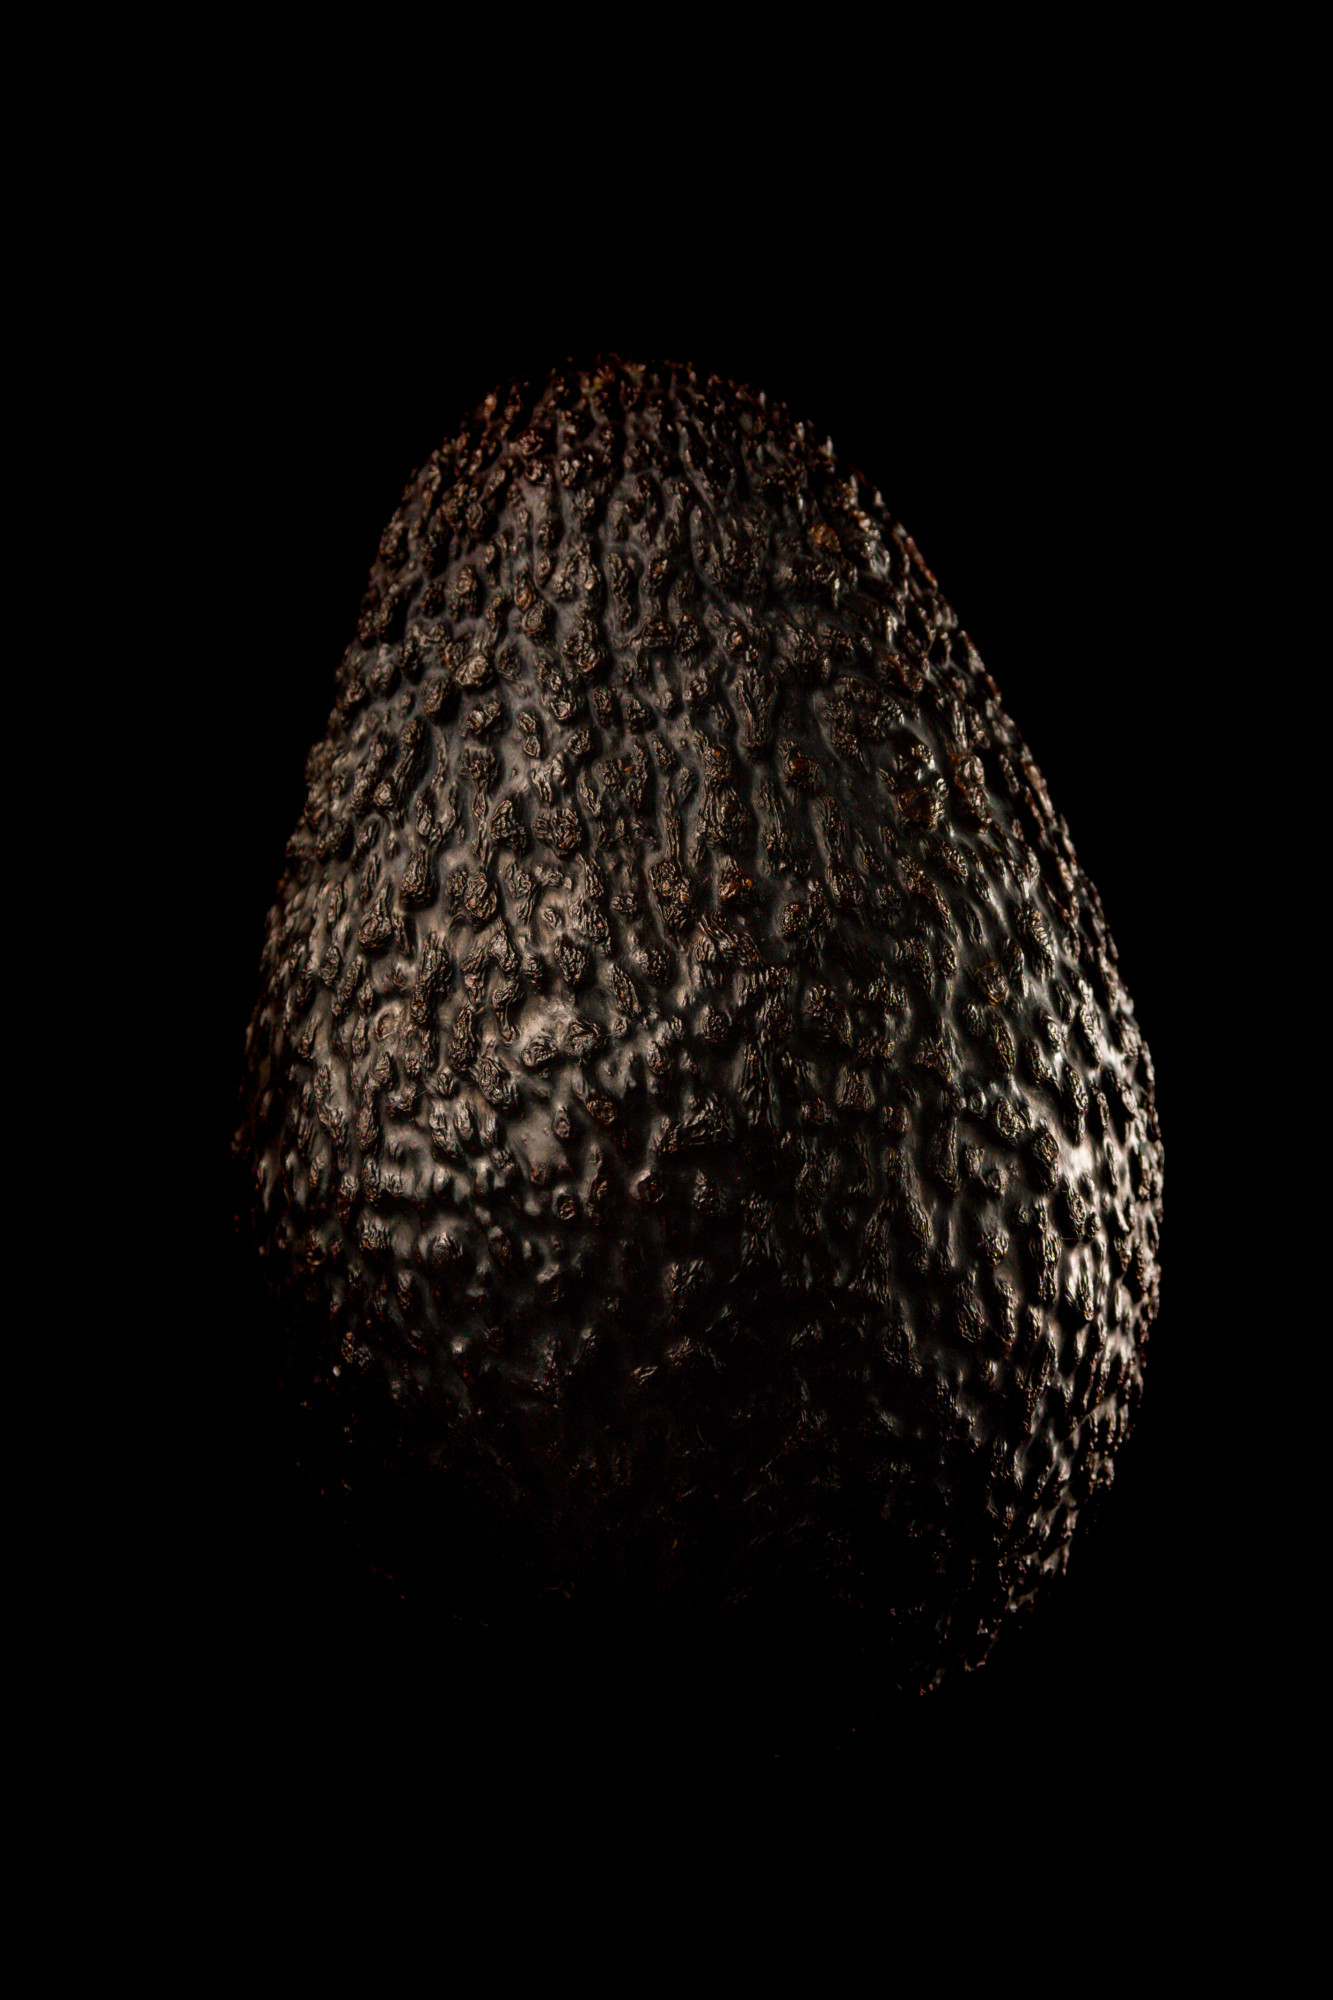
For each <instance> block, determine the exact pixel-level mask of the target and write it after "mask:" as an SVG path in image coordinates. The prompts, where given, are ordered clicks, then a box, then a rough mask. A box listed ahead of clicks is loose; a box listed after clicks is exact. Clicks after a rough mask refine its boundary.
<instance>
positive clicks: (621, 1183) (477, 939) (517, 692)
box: [238, 361, 1162, 1685]
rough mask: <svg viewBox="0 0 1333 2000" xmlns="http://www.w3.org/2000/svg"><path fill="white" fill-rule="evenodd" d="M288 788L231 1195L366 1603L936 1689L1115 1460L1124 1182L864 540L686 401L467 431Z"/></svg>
mask: <svg viewBox="0 0 1333 2000" xmlns="http://www.w3.org/2000/svg"><path fill="white" fill-rule="evenodd" d="M307 779H308V793H307V798H306V803H305V808H304V811H303V813H302V817H301V821H300V824H299V825H298V827H297V829H296V832H295V834H294V835H293V837H292V840H291V841H290V843H289V847H288V861H287V870H286V874H285V877H284V880H283V882H282V884H281V887H280V890H279V894H278V899H277V902H276V905H275V907H274V909H273V911H272V913H271V915H270V918H269V922H268V929H267V935H266V943H265V948H264V955H263V965H262V988H261V993H260V998H259V1002H258V1005H257V1007H256V1010H255V1014H254V1017H253V1021H252V1023H251V1027H250V1030H249V1036H248V1041H247V1071H246V1086H245V1101H244V1117H243V1123H242V1129H241V1132H240V1135H239V1138H238V1148H239V1153H240V1157H241V1159H242V1160H243V1162H244V1163H245V1166H246V1170H247V1172H248V1174H249V1177H250V1183H251V1186H252V1190H253V1204H254V1220H255V1226H256V1230H257V1234H258V1239H259V1244H260V1248H261V1250H262V1253H263V1257H264V1262H265V1266H266V1269H267V1270H268V1273H269V1275H270V1277H271V1278H272V1279H273V1280H274V1282H275V1283H276V1285H277V1287H278V1289H279V1291H280V1293H281V1295H282V1297H283V1299H284V1302H285V1311H286V1316H287V1322H288V1326H289V1330H290V1343H291V1345H290V1353H289V1355H288V1356H287V1362H286V1366H287V1372H288V1377H289V1381H290V1383H291V1386H292V1387H293V1389H294V1391H295V1393H296V1394H297V1396H298V1397H299V1399H300V1400H301V1402H302V1403H303V1405H304V1406H305V1408H306V1411H307V1415H308V1418H309V1420H310V1422H311V1424H312V1426H314V1427H315V1428H318V1427H319V1425H320V1424H321V1423H322V1424H323V1427H324V1430H323V1432H321V1435H323V1434H325V1433H326V1434H327V1437H328V1438H329V1439H330V1440H332V1442H331V1443H330V1444H329V1445H328V1447H327V1449H328V1452H329V1457H328V1461H327V1465H326V1477H327V1482H328V1484H329V1485H330V1487H332V1488H336V1489H337V1490H339V1491H340V1492H341V1493H342V1494H343V1495H344V1496H346V1495H348V1494H350V1495H351V1500H352V1506H353V1511H354V1512H355V1513H357V1515H358V1518H359V1519H360V1520H361V1522H362V1524H363V1526H364V1524H365V1523H366V1522H368V1521H371V1520H372V1519H373V1521H374V1524H375V1525H374V1528H373V1531H371V1533H372V1542H374V1544H375V1545H376V1546H377V1548H378V1549H379V1553H380V1559H381V1560H382V1561H384V1562H386V1563H387V1564H388V1565H389V1566H390V1567H393V1566H394V1565H397V1566H398V1568H399V1570H400V1572H401V1574H402V1575H404V1576H405V1577H409V1578H415V1579H416V1581H417V1583H418V1587H427V1584H428V1585H429V1587H432V1588H434V1589H436V1590H438V1591H440V1592H442V1593H444V1594H445V1595H451V1596H452V1598H453V1599H454V1600H455V1601H456V1602H457V1603H458V1604H459V1605H460V1606H464V1607H470V1608H476V1609H479V1610H482V1611H489V1610H491V1609H493V1608H495V1607H496V1606H501V1607H503V1606H504V1605H506V1604H510V1603H515V1602H519V1601H522V1600H524V1599H525V1598H527V1597H530V1596H533V1595H535V1594H537V1593H540V1592H543V1591H545V1592H557V1593H561V1594H564V1595H567V1596H572V1597H573V1598H574V1599H575V1600H576V1601H577V1600H581V1599H587V1600H590V1601H600V1602H608V1601H609V1602H615V1603H620V1602H624V1603H633V1604H636V1605H642V1606H645V1607H649V1608H651V1607H658V1606H666V1607H668V1608H685V1609H707V1608H708V1607H709V1606H711V1605H714V1604H720V1603H724V1602H738V1601H743V1602H753V1603H758V1604H769V1603H771V1604H776V1605H782V1604H788V1605H791V1604H798V1605H799V1604H808V1605H809V1606H810V1607H811V1610H812V1612H813V1611H814V1610H815V1609H817V1608H820V1607H828V1606H837V1605H843V1606H848V1607H853V1608H855V1609H857V1610H858V1611H860V1612H862V1613H863V1614H864V1615H865V1616H866V1617H867V1618H868V1619H870V1620H871V1621H872V1622H873V1623H874V1624H875V1626H876V1627H877V1628H878V1630H879V1631H880V1633H881V1637H882V1639H883V1642H884V1643H885V1645H886V1646H887V1648H888V1653H889V1657H890V1659H891V1662H892V1667H893V1671H894V1672H895V1674H896V1675H897V1677H898V1678H899V1680H900V1681H901V1682H902V1683H903V1684H904V1685H928V1684H930V1683H931V1682H932V1681H934V1680H935V1679H936V1678H937V1677H938V1675H939V1674H940V1672H941V1671H943V1670H944V1669H945V1668H946V1667H947V1666H949V1665H951V1664H953V1663H956V1662H961V1663H965V1664H974V1663H976V1662H977V1661H978V1660H980V1659H981V1658H983V1657H984V1655H985V1653H986V1651H987V1650H988V1647H989V1645H990V1643H991V1641H992V1639H993V1638H994V1635H995V1632H996V1630H997V1629H998V1626H999V1624H1000V1621H1001V1619H1002V1618H1003V1616H1004V1614H1005V1612H1006V1611H1007V1610H1009V1609H1010V1608H1012V1607H1014V1606H1015V1605H1018V1604H1020V1603H1022V1602H1024V1601H1026V1600H1028V1599H1030V1597H1031V1596H1032V1594H1033V1592H1034V1591H1035V1589H1036V1588H1037V1587H1038V1585H1039V1584H1040V1583H1041V1581H1042V1579H1043V1578H1044V1577H1045V1576H1047V1575H1049V1574H1051V1573H1053V1572H1055V1571H1058V1570H1059V1569H1060V1568H1061V1567H1062V1566H1063V1564H1064V1561H1065V1558H1066V1553H1067V1549H1068V1546H1069V1540H1070V1536H1071V1534H1072V1533H1073V1531H1074V1529H1075V1527H1076V1524H1077V1522H1078V1521H1079V1519H1080V1518H1081V1517H1083V1516H1085V1515H1086V1514H1087V1512H1088V1511H1089V1507H1090V1504H1091V1503H1092V1502H1093V1500H1094V1498H1095V1496H1097V1495H1098V1494H1099V1492H1100V1491H1101V1490H1103V1489H1104V1488H1105V1487H1106V1486H1107V1485H1108V1484H1109V1483H1110V1479H1111V1475H1112V1469H1113V1465H1114V1460H1115V1454H1116V1450H1117V1447H1118V1446H1119V1445H1120V1443H1121V1442H1122V1440H1123V1439H1124V1437H1125V1436H1126V1434H1127V1432H1128V1429H1129V1425H1130V1421H1131V1418H1132V1415H1133V1412H1134V1410H1135V1408H1136V1405H1137V1401H1138V1398H1139V1394H1140V1390H1141V1385H1142V1370H1143V1356H1144V1347H1145V1342H1146V1339H1147V1333H1148V1328H1149V1326H1150V1324H1151V1321H1152V1319H1153V1316H1154V1313H1155V1310H1156V1304H1157V1293H1158V1271H1157V1239H1158V1227H1159V1220H1160V1191H1161V1174H1162V1158H1161V1145H1160V1136H1159V1133H1158V1128H1157V1122H1156V1113H1155V1106H1154V1094H1153V1073H1152V1066H1151V1062H1150V1059H1149V1056H1148V1052H1147V1049H1146V1048H1145V1046H1144V1044H1143V1041H1142V1039H1141V1036H1140V1034H1139V1032H1138V1029H1137V1027H1136V1024H1135V1021H1134V1015H1133V1010H1132V1007H1131V1005H1130V1002H1129V999H1128V997H1127V995H1126V993H1125V991H1124V988H1123V986H1122V984H1121V981H1120V978H1119V976H1118V972H1117V968H1116V961H1115V953H1114V948H1113V946H1112V943H1111V940H1110V937H1109V935H1108V933H1107V929H1106V925H1105V922H1104V919H1103V916H1102V911H1101V908H1100V905H1099V902H1098V899H1097V896H1096V893H1095V891H1094V889H1093V888H1092V885H1091V884H1090V883H1089V882H1088V881H1087V879H1086V878H1085V877H1084V875H1083V874H1082V872H1081V870H1080V868H1079V866H1078V862H1077V859H1076V857H1075V854H1074V849H1073V846H1072V844H1071V842H1070V839H1069V834H1068V831H1067V828H1066V826H1065V823H1064V821H1063V820H1062V819H1060V818H1059V817H1058V816H1057V815H1056V814H1055V813H1054V812H1053V810H1052V808H1051V805H1050V802H1049V799H1048V797H1047V793H1046V789H1045V786H1044V784H1043V782H1042V779H1041V777H1040V775H1039V773H1038V772H1037V770H1036V767H1035V766H1034V764H1033V762H1032V760H1031V758H1030V756H1029V755H1028V753H1027V751H1026V750H1025V748H1024V746H1023V743H1022V740H1021V738H1020V737H1019V735H1018V733H1017V731H1016V730H1015V728H1014V726H1013V724H1012V723H1011V721H1010V720H1009V718H1008V716H1007V715H1006V714H1005V712H1004V710H1003V708H1002V707H1001V705H1000V701H999V698H998V692H997V689H996V687H995V684H994V682H993V681H992V680H991V679H990V677H989V675H987V674H986V673H985V671H984V669H983V668H982V665H981V663H980V661H979V659H978V657H977V655H976V653H975V651H974V650H973V648H972V646H971V644H970V642H969V641H968V640H967V638H966V637H965V636H964V635H963V634H962V633H961V632H960V631H959V630H958V627H957V624H956V621H955V619H954V617H953V614H952V613H951V612H950V610H949V608H948V606H947V605H946V604H945V602H944V600H943V598H942V597H941V595H940V592H939V589H938V587H937V585H936V583H935V580H934V578H933V577H932V576H931V574H930V572H929V571H928V570H927V569H926V568H925V566H924V564H923V563H922V562H921V560H920V558H919V556H918V555H917V552H916V550H915V548H914V547H913V545H912V543H911V541H910V540H909V539H908V538H907V536H906V535H905V534H904V533H903V532H902V531H901V529H900V528H898V527H897V526H896V525H895V524H894V523H893V522H892V521H891V520H890V519H889V518H888V516H887V515H886V513H885V512H884V509H883V506H882V503H881V501H880V499H879V496H878V494H876V493H874V492H871V491H869V490H868V489H867V488H866V487H865V486H864V484H863V483H862V482H861V481H860V480H859V479H858V478H857V477H856V476H855V475H854V474H852V473H851V472H849V471H848V470H847V469H846V468H845V467H844V466H842V465H841V464H840V463H839V462H838V461H837V460H836V459H835V458H834V456H833V455H832V452H831V450H830V449H829V447H827V446H826V445H825V444H823V443H821V442H820V441H819V440H817V439H815V438H813V437H812V436H810V435H809V434H808V433H807V432H806V431H805V429H804V428H803V427H802V426H800V425H798V424H796V423H794V422H793V421H792V420H791V419H790V418H789V416H788V415H787V413H786V411H785V410H783V409H781V408H779V407H775V406H773V405H771V404H769V403H767V402H766V401H765V399H764V398H763V397H761V396H759V395H757V394H755V393H753V392H751V391H749V390H746V389H737V388H734V387H731V386H730V385H726V384H723V383H720V382H718V381H716V380H702V379H699V378H697V377H696V376H695V375H694V374H693V372H692V371H690V370H688V369H684V368H674V367H661V368H639V367H633V366H629V365H626V364H623V363H620V362H616V361H607V362H604V363H599V364H598V365H597V366H596V367H595V368H593V369H591V370H585V371H579V370H575V369H573V368H572V367H571V368H569V369H567V370H566V371H563V372H560V373H557V374H556V375H554V376H553V377H551V379H550V380H549V381H547V382H545V383H542V384H539V385H536V386H535V387H533V386H527V385H520V386H516V387H514V388H513V389H511V390H509V391H508V392H507V393H505V394H501V395H498V396H493V397H491V398H489V399H488V400H487V402H486V403H485V404H484V405H483V407H482V409H481V410H480V411H479V412H478V413H477V414H476V416H474V417H473V418H472V419H471V421H470V422H469V423H468V424H466V425H465V426H464V427H463V429H461V430H460V431H459V433H458V435H457V436H456V437H455V438H453V439H451V440H450V441H449V442H447V443H446V444H445V445H443V446H442V447H441V449H440V450H439V451H437V452H436V453H435V454H434V455H433V456H432V458H431V459H430V460H429V461H428V463H427V464H426V465H425V467H424V468H423V469H422V470H421V471H420V472H419V473H418V474H417V475H416V476H415V477H414V478H413V480H412V481H411V483H410V484H409V486H408V489H407V492H406V493H405V495H404V498H403V501H402V504H401V505H400V507H399V509H398V511H397V513H396V514H395V515H394V518H393V520H392V521H391V522H390V523H389V526H388V528H387V529H386V530H385V533H384V536H383V537H382V540H381V543H380V549H379V556H378V560H377V562H376V564H375V567H374V569H373V571H372V574H371V579H370V584H369V588H368V590H367V593H366V596H365V600H364V603H363V606H362V610H361V615H360V619H359V623H358V627H357V634H356V638H355V641H354V643H353V644H352V645H351V646H350V647H349V648H348V651H347V654H346V656H345V658H344V660H343V662H342V666H341V669H340V671H339V675H338V682H337V699H336V705H335V707H334V710H333V713H332V715H331V716H330V719H329V725H328V729H327V732H326V734H325V736H324V738H323V740H322V741H321V742H320V743H319V744H318V745H316V747H315V748H314V749H313V750H312V751H311V753H310V757H309V759H308V762H307ZM312 1434H313V1432H312Z"/></svg>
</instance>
